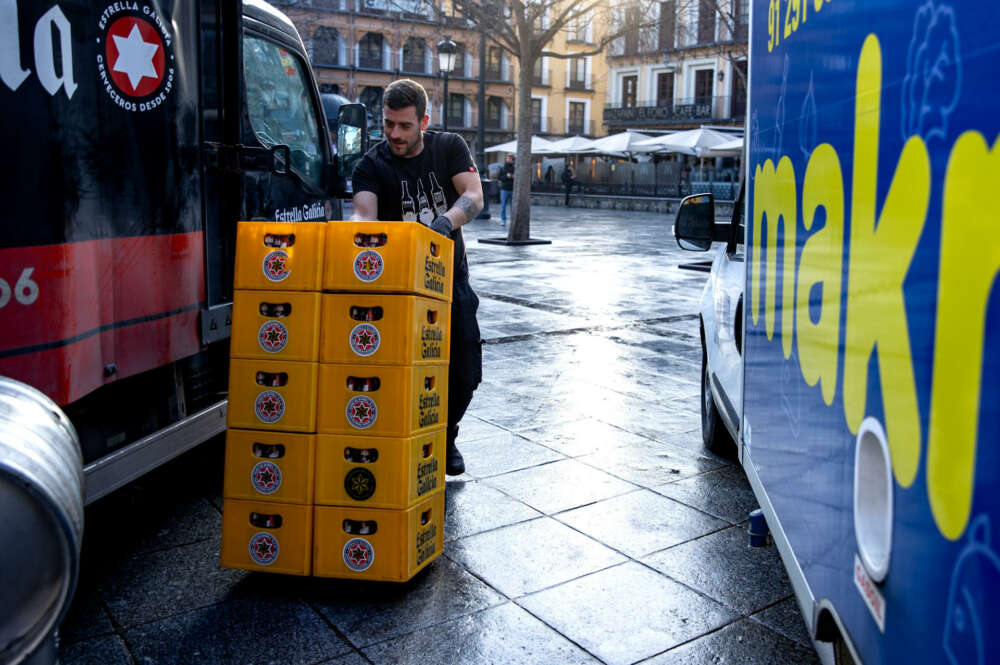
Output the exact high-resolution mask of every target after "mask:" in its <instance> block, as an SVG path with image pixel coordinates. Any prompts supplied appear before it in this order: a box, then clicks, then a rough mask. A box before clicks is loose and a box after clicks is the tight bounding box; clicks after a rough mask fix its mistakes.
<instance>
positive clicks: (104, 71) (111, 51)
mask: <svg viewBox="0 0 1000 665" xmlns="http://www.w3.org/2000/svg"><path fill="white" fill-rule="evenodd" d="M170 24H171V18H170V17H169V16H160V15H159V14H158V13H156V10H155V9H154V8H153V7H151V6H149V5H141V6H140V4H139V3H138V2H134V1H130V0H124V1H123V2H115V3H111V4H109V5H108V7H107V9H105V10H104V12H103V13H102V14H101V17H100V19H99V20H98V22H97V27H98V29H99V30H100V33H99V34H100V35H101V36H100V37H99V38H98V44H101V45H103V47H101V46H99V47H98V55H97V72H98V74H99V75H100V77H101V84H102V85H103V86H104V91H105V92H106V93H107V95H108V97H110V98H111V101H113V102H114V103H115V105H116V106H118V107H119V108H122V109H125V110H126V111H132V112H133V113H134V112H140V113H141V112H145V111H152V110H153V109H155V108H158V107H160V106H161V105H162V104H163V103H164V102H165V101H166V100H167V97H168V96H169V95H170V93H171V92H173V88H174V76H175V73H174V53H173V37H172V36H171V34H170V31H169V27H170Z"/></svg>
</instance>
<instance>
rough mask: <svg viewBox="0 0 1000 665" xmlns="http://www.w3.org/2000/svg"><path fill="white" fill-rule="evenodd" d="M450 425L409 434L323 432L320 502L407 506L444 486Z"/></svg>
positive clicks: (318, 448)
mask: <svg viewBox="0 0 1000 665" xmlns="http://www.w3.org/2000/svg"><path fill="white" fill-rule="evenodd" d="M444 458H445V428H444V427H442V428H440V429H437V430H434V431H432V432H428V433H427V434H420V435H417V436H414V437H411V438H409V439H389V438H382V437H371V436H345V435H342V434H320V435H318V436H317V438H316V494H315V497H316V498H315V503H316V504H317V505H326V506H364V507H366V508H394V509H406V508H409V507H410V506H412V505H414V504H416V503H417V502H418V501H420V500H422V499H424V498H426V497H428V496H430V495H431V494H433V493H434V492H439V491H442V490H444V462H445V459H444Z"/></svg>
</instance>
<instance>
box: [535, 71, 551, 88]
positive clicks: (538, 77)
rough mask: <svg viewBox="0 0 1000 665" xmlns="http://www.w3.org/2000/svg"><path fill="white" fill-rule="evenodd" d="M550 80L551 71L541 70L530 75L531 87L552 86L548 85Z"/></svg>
mask: <svg viewBox="0 0 1000 665" xmlns="http://www.w3.org/2000/svg"><path fill="white" fill-rule="evenodd" d="M551 80H552V70H551V69H543V70H542V71H541V72H539V73H535V74H532V75H531V85H536V86H549V85H552V84H551V83H549V81H551Z"/></svg>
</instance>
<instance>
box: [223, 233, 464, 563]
mask: <svg viewBox="0 0 1000 665" xmlns="http://www.w3.org/2000/svg"><path fill="white" fill-rule="evenodd" d="M291 236H294V244H289V243H287V241H284V240H281V239H279V240H275V238H279V237H284V238H286V239H287V238H288V237H291ZM274 245H277V247H274ZM286 245H287V246H286ZM293 250H295V251H293ZM275 252H280V253H282V254H284V256H279V257H278V259H279V261H278V263H280V264H281V265H280V266H279V268H280V269H279V270H278V271H277V273H275V269H274V265H275V263H276V261H275ZM296 252H297V253H296ZM452 252H453V244H452V242H451V241H450V240H448V239H446V238H443V237H442V236H440V235H439V234H437V233H435V232H433V231H431V230H430V229H428V228H426V227H424V226H423V225H420V224H403V223H380V222H357V223H348V222H330V223H328V224H326V225H322V224H308V223H299V224H288V223H267V222H254V223H246V222H244V223H241V224H240V227H239V235H238V240H237V268H236V275H237V278H236V289H237V292H236V297H235V298H234V319H233V340H232V350H231V355H232V358H233V359H232V363H231V369H230V373H231V374H230V407H229V409H230V410H229V425H230V431H229V435H228V439H227V444H226V480H225V493H224V496H225V505H224V511H223V512H224V515H223V548H222V564H223V565H224V566H226V567H232V568H245V569H252V570H267V571H273V572H282V573H290V574H299V575H310V574H312V575H317V576H324V577H344V578H363V579H372V580H392V581H405V580H408V579H410V578H411V577H412V576H413V575H414V574H416V572H417V571H419V570H420V569H421V568H423V567H424V566H426V565H427V564H428V563H430V562H431V561H432V560H433V559H435V558H436V557H437V556H439V555H440V553H441V551H442V549H443V541H444V529H443V527H444V466H445V427H446V423H447V414H448V353H449V342H450V339H449V333H450V304H449V303H450V300H451V287H452V275H451V270H452ZM324 255H325V257H326V261H325V263H324V260H323V258H324ZM296 267H297V268H299V271H300V272H301V273H303V274H302V275H299V276H298V277H299V279H298V280H293V279H292V277H293V275H295V272H296V271H295V270H294V268H296ZM269 271H270V272H269ZM275 274H284V276H283V277H280V280H279V281H278V282H277V284H280V285H281V286H280V287H279V288H281V289H282V290H280V291H277V290H266V289H273V288H275V287H273V286H272V283H273V282H272V280H274V279H275ZM320 286H322V289H323V290H324V291H327V293H322V294H321V293H320V292H319V291H320V288H319V287H320ZM251 289H252V290H251ZM284 289H288V290H284ZM293 342H294V344H293ZM279 432H280V433H279Z"/></svg>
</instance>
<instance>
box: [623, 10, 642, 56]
mask: <svg viewBox="0 0 1000 665" xmlns="http://www.w3.org/2000/svg"><path fill="white" fill-rule="evenodd" d="M625 25H626V26H627V28H628V32H626V33H625V55H636V54H637V53H638V52H639V32H640V31H639V8H638V7H629V8H628V9H626V10H625Z"/></svg>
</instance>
